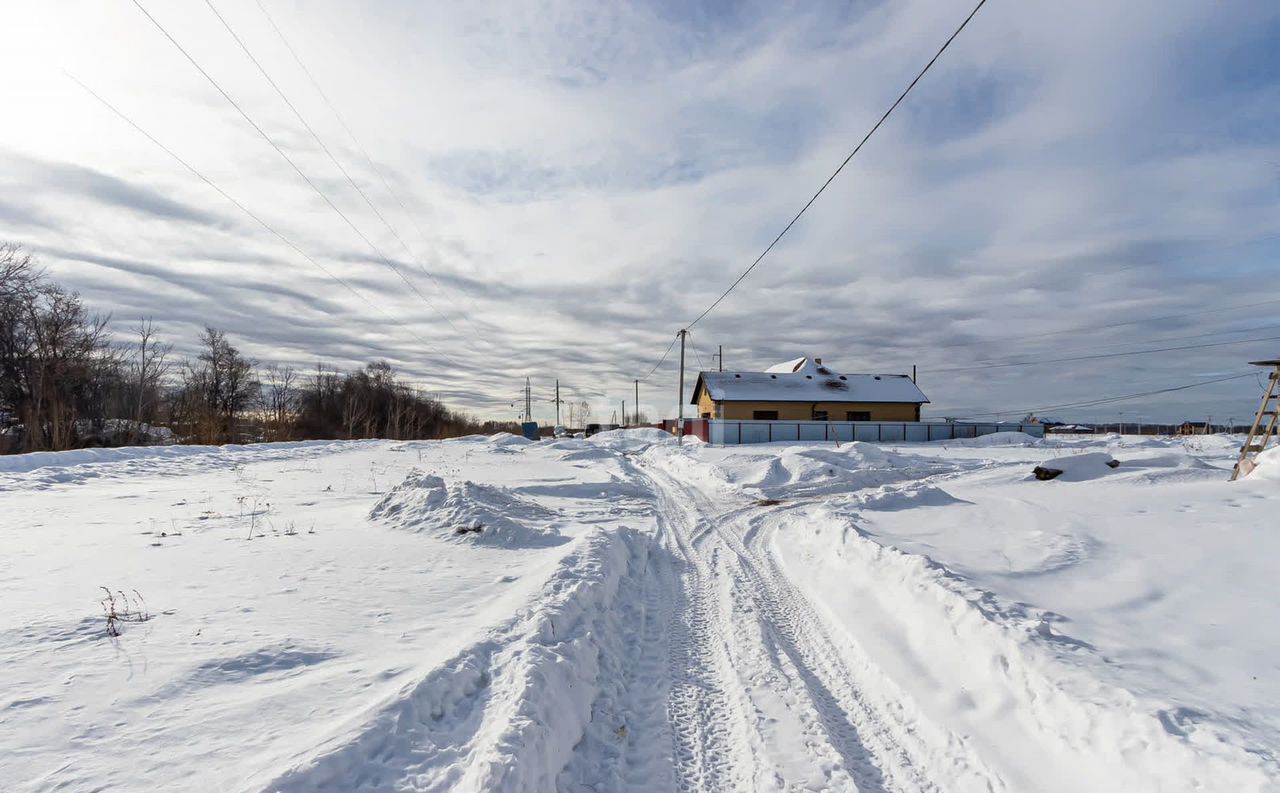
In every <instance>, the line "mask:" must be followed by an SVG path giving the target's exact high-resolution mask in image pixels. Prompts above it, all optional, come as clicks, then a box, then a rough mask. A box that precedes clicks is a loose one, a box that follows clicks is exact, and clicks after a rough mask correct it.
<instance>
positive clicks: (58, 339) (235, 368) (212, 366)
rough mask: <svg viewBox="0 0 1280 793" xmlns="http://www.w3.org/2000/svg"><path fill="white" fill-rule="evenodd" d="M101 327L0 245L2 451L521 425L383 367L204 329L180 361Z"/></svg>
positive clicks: (159, 345) (147, 335) (394, 434)
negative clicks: (464, 406)
mask: <svg viewBox="0 0 1280 793" xmlns="http://www.w3.org/2000/svg"><path fill="white" fill-rule="evenodd" d="M110 328H111V318H110V316H106V317H103V316H99V315H94V314H91V313H90V312H89V310H88V309H86V308H85V306H84V303H83V301H82V300H81V298H80V296H79V294H77V293H76V292H74V291H70V290H67V289H65V288H64V287H62V286H61V285H59V284H57V283H55V282H54V281H53V280H52V279H51V278H50V277H49V276H48V274H47V273H46V272H45V271H44V269H43V268H42V267H41V266H40V264H39V262H38V261H37V259H36V258H35V257H34V256H33V255H32V254H30V253H29V252H27V251H26V250H25V249H24V248H23V247H22V246H20V245H18V244H16V243H11V242H10V243H0V454H6V453H21V452H36V451H64V450H68V449H77V448H85V447H90V446H131V445H152V444H156V443H180V444H210V445H217V444H224V443H251V442H260V441H290V440H351V439H363V438H385V439H391V440H431V439H439V438H449V437H457V436H460V435H468V434H473V433H477V432H483V433H492V432H499V431H507V432H511V431H518V430H519V426H518V425H517V424H515V423H513V422H499V421H482V420H478V419H476V418H474V417H472V416H470V415H468V414H466V413H464V412H459V411H454V410H450V409H449V408H447V407H446V406H445V405H444V404H443V403H442V402H441V401H440V400H439V399H437V398H435V397H433V396H430V395H429V394H427V393H426V392H424V391H423V390H422V389H419V388H416V387H414V386H413V385H411V384H409V383H408V382H406V381H405V380H404V379H403V378H402V377H401V376H400V375H399V374H398V373H397V372H396V371H395V370H394V368H393V367H392V366H391V364H390V363H388V362H386V361H382V360H377V361H371V362H369V363H368V364H366V365H365V366H363V367H361V368H358V369H355V370H352V371H347V372H343V371H340V370H338V369H336V368H332V367H329V366H326V365H325V364H323V363H317V364H316V368H315V369H314V370H309V371H304V370H300V369H298V368H296V367H292V366H281V365H278V364H274V363H272V364H266V365H265V366H263V365H260V364H259V362H258V361H255V360H252V359H250V358H248V357H246V356H245V355H244V354H243V353H241V352H240V350H239V349H238V348H237V347H236V346H235V345H234V344H232V342H231V340H230V339H229V338H228V337H227V335H226V333H225V332H224V331H222V330H219V329H217V328H214V327H211V326H206V327H205V329H204V330H203V331H202V332H201V334H200V337H199V352H198V354H197V355H195V356H194V357H183V358H177V357H175V356H174V354H173V346H172V345H171V344H168V343H165V342H164V341H162V340H161V338H160V331H159V330H158V329H157V327H156V326H155V324H154V323H153V322H152V320H150V319H141V320H139V321H138V322H137V323H136V324H135V325H133V326H131V327H130V329H129V330H130V339H129V341H126V342H119V341H116V340H114V339H113V338H112V337H111V332H110Z"/></svg>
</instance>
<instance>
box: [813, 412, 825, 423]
mask: <svg viewBox="0 0 1280 793" xmlns="http://www.w3.org/2000/svg"><path fill="white" fill-rule="evenodd" d="M813 420H814V421H826V420H827V411H825V410H815V411H813Z"/></svg>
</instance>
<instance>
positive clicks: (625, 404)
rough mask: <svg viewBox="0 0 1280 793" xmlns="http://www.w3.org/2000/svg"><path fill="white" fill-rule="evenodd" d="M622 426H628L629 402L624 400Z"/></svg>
mask: <svg viewBox="0 0 1280 793" xmlns="http://www.w3.org/2000/svg"><path fill="white" fill-rule="evenodd" d="M622 426H624V427H625V426H627V400H625V399H624V400H622Z"/></svg>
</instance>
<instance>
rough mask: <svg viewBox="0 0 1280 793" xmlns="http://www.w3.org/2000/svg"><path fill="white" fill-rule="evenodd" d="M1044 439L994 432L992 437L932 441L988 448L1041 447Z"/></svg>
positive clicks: (950, 444) (1022, 434)
mask: <svg viewBox="0 0 1280 793" xmlns="http://www.w3.org/2000/svg"><path fill="white" fill-rule="evenodd" d="M1041 442H1042V439H1040V438H1037V437H1036V436H1034V435H1028V434H1027V433H1025V432H993V433H991V434H990V435H979V436H978V437H976V438H953V439H951V440H945V441H931V443H934V444H936V445H939V446H948V447H951V446H956V447H979V448H981V447H986V446H1039V445H1040V444H1041Z"/></svg>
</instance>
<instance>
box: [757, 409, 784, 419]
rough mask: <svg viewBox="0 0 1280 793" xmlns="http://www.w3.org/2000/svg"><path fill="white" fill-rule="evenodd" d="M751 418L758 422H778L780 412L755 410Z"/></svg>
mask: <svg viewBox="0 0 1280 793" xmlns="http://www.w3.org/2000/svg"><path fill="white" fill-rule="evenodd" d="M751 418H753V419H755V420H756V421H777V420H778V411H776V410H753V411H751Z"/></svg>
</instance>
